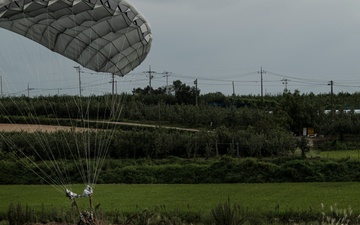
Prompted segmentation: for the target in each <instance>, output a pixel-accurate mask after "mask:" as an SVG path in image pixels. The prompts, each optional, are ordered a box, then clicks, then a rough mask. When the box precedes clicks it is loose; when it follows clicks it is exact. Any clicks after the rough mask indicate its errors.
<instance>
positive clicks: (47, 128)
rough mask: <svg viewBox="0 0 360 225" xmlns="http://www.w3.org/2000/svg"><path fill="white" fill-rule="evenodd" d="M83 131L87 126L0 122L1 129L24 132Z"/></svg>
mask: <svg viewBox="0 0 360 225" xmlns="http://www.w3.org/2000/svg"><path fill="white" fill-rule="evenodd" d="M74 129H75V130H76V131H83V130H86V129H85V128H79V127H76V128H75V127H67V126H52V125H38V124H3V123H2V124H0V131H5V132H11V131H24V132H37V131H42V132H55V131H69V130H74Z"/></svg>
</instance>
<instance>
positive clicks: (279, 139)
mask: <svg viewBox="0 0 360 225" xmlns="http://www.w3.org/2000/svg"><path fill="white" fill-rule="evenodd" d="M0 135H1V141H0V154H1V153H2V154H10V153H13V152H17V151H20V152H21V154H22V155H26V156H28V157H34V159H35V161H41V160H44V159H45V160H46V159H48V158H49V155H50V156H51V158H55V159H66V157H69V156H73V155H74V153H76V155H77V156H78V157H80V158H85V157H87V158H88V157H99V156H98V152H99V151H107V154H106V157H108V158H112V159H129V158H130V159H138V158H154V159H161V158H167V157H172V156H174V157H181V158H198V157H205V158H210V157H217V156H221V155H228V156H233V157H259V158H261V157H277V156H288V155H292V154H293V153H294V151H295V149H296V148H297V147H299V145H300V144H301V139H299V138H297V137H294V136H293V135H291V134H290V133H289V132H285V131H281V130H269V131H268V133H262V134H258V133H257V131H256V130H255V129H252V128H248V129H246V130H239V131H233V130H229V129H227V128H224V127H223V128H218V129H215V130H211V131H208V130H200V131H198V132H187V131H181V130H174V129H159V128H157V129H154V128H151V129H141V128H140V129H139V128H138V129H132V130H127V131H123V130H109V131H107V130H105V131H100V130H88V131H78V130H76V129H74V130H72V131H57V132H51V133H50V132H49V133H47V132H34V133H28V132H1V133H0ZM85 154H87V155H85ZM70 159H72V158H70Z"/></svg>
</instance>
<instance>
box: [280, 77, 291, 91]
mask: <svg viewBox="0 0 360 225" xmlns="http://www.w3.org/2000/svg"><path fill="white" fill-rule="evenodd" d="M281 81H282V83H283V84H284V85H285V89H284V93H286V92H288V88H287V85H288V81H290V80H288V79H286V78H284V79H282V80H281Z"/></svg>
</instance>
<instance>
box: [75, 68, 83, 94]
mask: <svg viewBox="0 0 360 225" xmlns="http://www.w3.org/2000/svg"><path fill="white" fill-rule="evenodd" d="M74 68H75V69H76V70H77V71H78V72H79V94H80V97H81V77H80V73H81V67H80V66H74Z"/></svg>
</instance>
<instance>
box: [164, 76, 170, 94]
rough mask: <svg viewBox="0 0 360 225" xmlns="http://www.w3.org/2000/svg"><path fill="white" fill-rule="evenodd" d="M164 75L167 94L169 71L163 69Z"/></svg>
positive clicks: (167, 92)
mask: <svg viewBox="0 0 360 225" xmlns="http://www.w3.org/2000/svg"><path fill="white" fill-rule="evenodd" d="M163 74H164V76H163V77H166V94H169V92H170V91H169V76H170V74H171V72H168V71H164V72H163Z"/></svg>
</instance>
